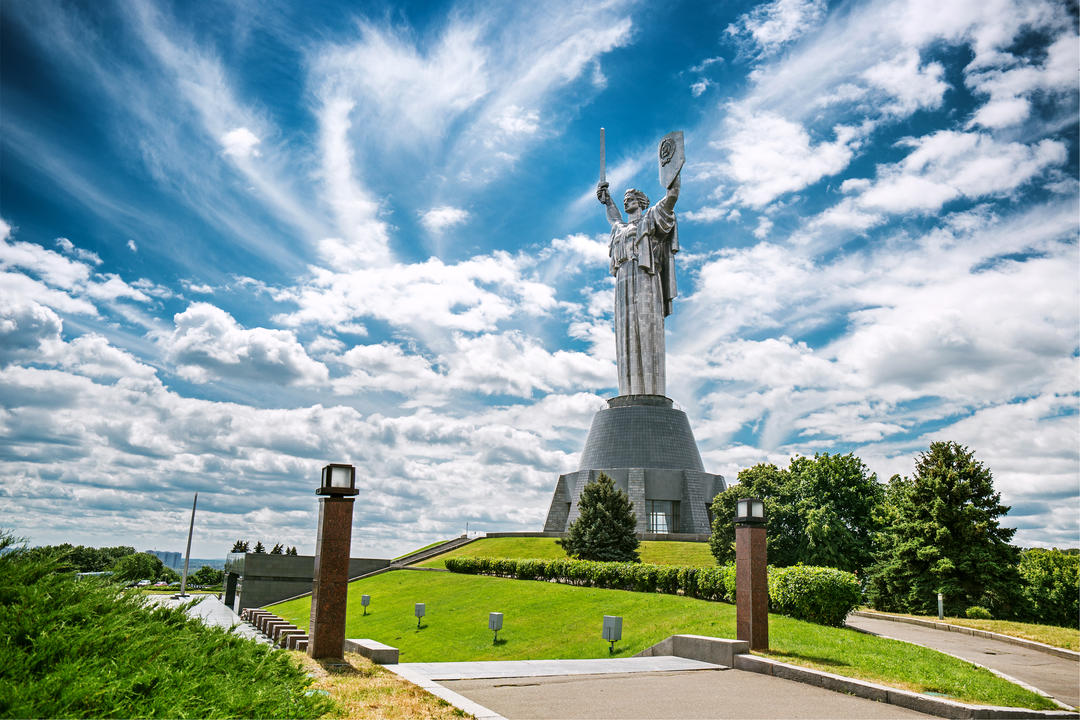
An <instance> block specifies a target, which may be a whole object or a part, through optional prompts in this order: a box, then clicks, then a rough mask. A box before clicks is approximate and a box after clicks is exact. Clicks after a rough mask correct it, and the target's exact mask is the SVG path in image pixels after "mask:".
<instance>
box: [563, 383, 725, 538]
mask: <svg viewBox="0 0 1080 720" xmlns="http://www.w3.org/2000/svg"><path fill="white" fill-rule="evenodd" d="M601 472H603V473H605V474H607V475H609V476H610V477H611V478H612V479H614V480H615V485H616V487H618V488H620V489H622V490H623V491H624V492H626V494H627V495H629V497H630V502H631V503H632V504H633V506H634V513H635V515H637V533H638V535H639V536H641V537H643V538H646V539H653V538H655V539H665V538H666V539H674V538H672V536H675V535H693V536H697V537H696V538H695V539H701V536H705V535H708V534H709V532H710V524H711V522H710V521H711V518H710V513H709V505H710V504H711V503H712V500H713V498H714V497H716V495H717V493H720V492H723V491H724V490H726V489H727V483H725V482H724V476H723V475H715V474H713V473H707V472H705V469H704V467H703V466H702V464H701V454H700V453H699V452H698V447H697V443H696V442H695V441H694V433H693V432H692V431H691V430H690V421H689V420H688V419H687V417H686V413H684V412H683V411H682V410H677V409H676V408H675V407H673V403H672V401H671V399H670V398H667V397H664V396H663V395H620V396H618V397H614V398H611V399H609V400H608V406H607V407H606V408H604V409H603V410H600V411H599V412H597V413H596V416H595V417H594V418H593V421H592V427H591V428H590V429H589V435H588V438H587V439H586V440H585V450H584V451H583V452H582V453H581V464H580V465H579V466H578V470H577V472H572V473H567V474H565V475H560V476H559V482H558V484H557V485H556V486H555V495H554V497H552V499H551V508H550V509H549V510H548V514H547V521H546V522H545V523H544V532H549V533H554V532H557V533H563V532H566V529H567V527H568V526H569V525H570V523H572V522H574V521H575V520H577V518H578V515H579V512H578V501H579V500H580V499H581V491H582V490H583V489H584V488H585V486H586V485H587V484H589V483H590V482H592V481H594V480H596V478H597V476H599V474H600V473H601Z"/></svg>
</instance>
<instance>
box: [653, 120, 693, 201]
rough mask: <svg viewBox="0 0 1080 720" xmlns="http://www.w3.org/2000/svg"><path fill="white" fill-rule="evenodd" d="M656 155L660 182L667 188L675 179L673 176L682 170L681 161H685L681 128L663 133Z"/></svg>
mask: <svg viewBox="0 0 1080 720" xmlns="http://www.w3.org/2000/svg"><path fill="white" fill-rule="evenodd" d="M657 155H658V156H659V160H660V184H661V185H662V186H664V187H665V188H669V187H671V183H672V182H674V181H675V176H676V175H678V174H679V171H680V170H682V167H683V163H685V162H686V154H685V152H684V151H683V134H682V130H677V131H675V132H673V133H668V134H667V135H665V136H664V137H663V139H661V140H660V147H659V149H658V150H657Z"/></svg>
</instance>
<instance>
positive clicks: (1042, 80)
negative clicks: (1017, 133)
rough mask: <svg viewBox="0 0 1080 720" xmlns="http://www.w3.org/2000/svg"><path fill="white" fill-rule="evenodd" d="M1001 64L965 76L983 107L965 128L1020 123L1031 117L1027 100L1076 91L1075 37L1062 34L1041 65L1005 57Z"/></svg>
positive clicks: (1006, 125) (966, 81) (997, 126)
mask: <svg viewBox="0 0 1080 720" xmlns="http://www.w3.org/2000/svg"><path fill="white" fill-rule="evenodd" d="M1001 59H1002V62H1001V64H993V65H991V64H989V63H983V64H981V65H975V67H973V68H971V69H970V70H969V71H968V72H967V73H965V78H964V80H965V83H966V84H967V85H968V86H969V87H971V88H972V89H973V90H974V91H975V92H977V93H979V94H984V95H988V96H989V99H988V100H987V102H986V104H985V105H983V106H981V107H980V108H979V109H978V110H977V111H976V112H975V115H974V116H973V117H972V118H971V121H970V123H969V127H971V126H976V125H981V126H982V127H986V128H1003V127H1009V126H1011V125H1016V124H1018V123H1020V122H1023V121H1024V120H1026V119H1027V118H1028V116H1029V115H1030V114H1031V99H1032V98H1033V96H1035V94H1036V93H1039V92H1046V93H1050V94H1052V95H1060V96H1065V95H1068V94H1070V93H1073V92H1075V91H1076V66H1077V60H1078V57H1077V38H1076V36H1075V34H1073V33H1069V32H1065V33H1063V34H1062V36H1061V37H1059V38H1058V39H1057V40H1056V41H1055V42H1054V43H1053V44H1051V45H1050V47H1049V49H1048V50H1047V53H1046V59H1045V61H1044V62H1043V63H1042V64H1041V65H1037V64H1034V63H1031V62H1030V61H1028V60H1025V59H1018V58H1015V57H1013V56H1009V55H1006V56H1004V57H1002V58H1001Z"/></svg>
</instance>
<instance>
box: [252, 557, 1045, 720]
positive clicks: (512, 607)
mask: <svg viewBox="0 0 1080 720" xmlns="http://www.w3.org/2000/svg"><path fill="white" fill-rule="evenodd" d="M361 593H367V594H369V595H371V606H370V608H369V614H368V615H367V616H366V617H364V616H362V614H361V613H362V608H361V607H360V595H361ZM416 602H424V603H427V616H426V617H425V619H424V623H423V627H422V629H419V630H418V629H417V627H416V618H415V617H413V603H416ZM271 610H272V611H273V612H276V613H278V614H279V615H281V616H282V617H284V618H286V619H288V620H290V621H292V622H294V623H296V624H298V625H301V626H303V627H306V626H307V621H308V618H309V614H310V598H301V599H298V600H293V601H290V602H287V603H282V604H280V605H277V606H274V607H272V608H271ZM489 611H497V612H502V613H504V614H505V624H504V626H503V630H502V631H501V632H500V633H499V636H500V637H499V639H500V644H499V645H493V644H492V635H491V632H490V631H489V630H488V629H487V614H488V612H489ZM605 614H607V615H621V616H622V617H623V639H622V641H621V642H619V643H618V644H617V645H616V650H617V652H616V656H617V657H629V656H631V655H634V654H636V653H637V652H640V651H641V650H643V649H644V648H646V647H648V646H650V645H652V644H654V643H657V642H659V641H660V640H663V639H664V638H666V637H668V636H669V635H673V634H676V633H694V634H699V635H711V636H716V637H734V636H735V608H734V606H732V605H727V604H724V603H710V602H705V601H702V600H696V599H693V598H684V597H679V596H674V595H660V594H647V593H635V592H625V591H621V590H601V589H596V588H580V587H571V586H567V585H558V584H555V583H545V582H533V581H524V580H509V579H505V578H491V577H482V576H472V575H457V574H452V573H437V572H417V571H409V570H400V571H395V572H390V573H384V574H382V575H377V576H374V577H371V578H368V579H366V580H362V581H357V582H356V583H354V584H353V585H352V587H350V592H349V610H348V623H347V626H346V636H347V637H352V638H362V637H369V638H373V639H375V640H379V641H381V642H384V643H387V644H388V645H393V646H394V647H397V648H399V649H400V650H401V661H402V662H424V661H427V662H436V661H464V660H523V659H542V658H589V657H607V656H608V652H607V643H606V642H604V641H603V640H602V639H601V638H600V624H601V618H602V616H603V615H605ZM769 623H770V627H769V638H770V645H771V650H772V652H771V653H770V656H771V657H776V658H778V659H781V660H784V661H787V662H792V663H796V664H801V665H808V666H812V667H818V668H821V669H825V670H828V671H830V672H834V673H837V674H840V675H847V676H849V677H857V678H863V679H867V680H872V681H876V682H884V683H887V684H890V685H894V686H898V687H903V688H907V689H912V690H916V691H920V692H926V691H929V692H936V693H942V694H944V695H947V696H950V697H954V698H957V699H960V700H964V701H968V702H974V703H980V704H989V705H1011V706H1015V707H1028V708H1036V709H1051V708H1053V707H1054V706H1053V705H1052V704H1051V703H1049V702H1048V701H1047V700H1046V699H1045V698H1043V697H1041V696H1039V695H1036V694H1035V693H1032V692H1029V691H1027V690H1024V689H1023V688H1020V687H1018V686H1016V685H1013V684H1011V683H1008V682H1006V681H1004V680H1002V679H1000V678H998V677H996V676H994V675H993V674H991V673H990V672H988V671H986V670H982V669H979V668H975V667H973V666H972V665H971V664H970V663H967V662H964V661H962V660H958V659H955V658H952V657H949V656H946V655H942V654H941V653H937V652H934V651H932V650H927V649H925V648H920V647H917V646H915V645H909V644H906V643H901V642H897V641H893V640H885V639H883V638H877V637H874V636H871V635H865V634H862V633H857V632H855V631H852V630H845V629H839V628H828V627H824V626H820V625H814V624H812V623H806V622H801V621H798V620H792V619H790V618H787V617H783V616H779V615H771V616H770V618H769Z"/></svg>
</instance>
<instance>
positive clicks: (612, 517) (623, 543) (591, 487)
mask: <svg viewBox="0 0 1080 720" xmlns="http://www.w3.org/2000/svg"><path fill="white" fill-rule="evenodd" d="M578 512H579V513H580V515H579V516H578V518H577V520H575V521H574V522H572V523H570V527H568V528H567V529H566V536H565V537H563V538H562V539H561V540H556V541H555V542H557V543H558V544H559V546H560V547H562V548H563V550H565V551H566V554H567V555H569V556H570V557H574V558H578V559H581V560H599V561H608V562H618V561H624V560H625V561H632V562H637V561H638V544H639V543H638V539H637V535H636V534H635V533H634V528H635V525H636V524H637V520H636V519H635V516H634V507H633V505H632V504H631V503H630V498H629V496H628V495H627V494H626V493H625V492H623V491H622V490H620V489H619V488H617V487H615V481H614V480H612V479H611V477H610V476H608V475H607V474H605V473H600V474H599V475H598V476H597V478H596V480H595V481H593V482H590V483H588V484H586V485H585V488H584V489H583V490H582V491H581V499H580V500H579V501H578Z"/></svg>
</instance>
